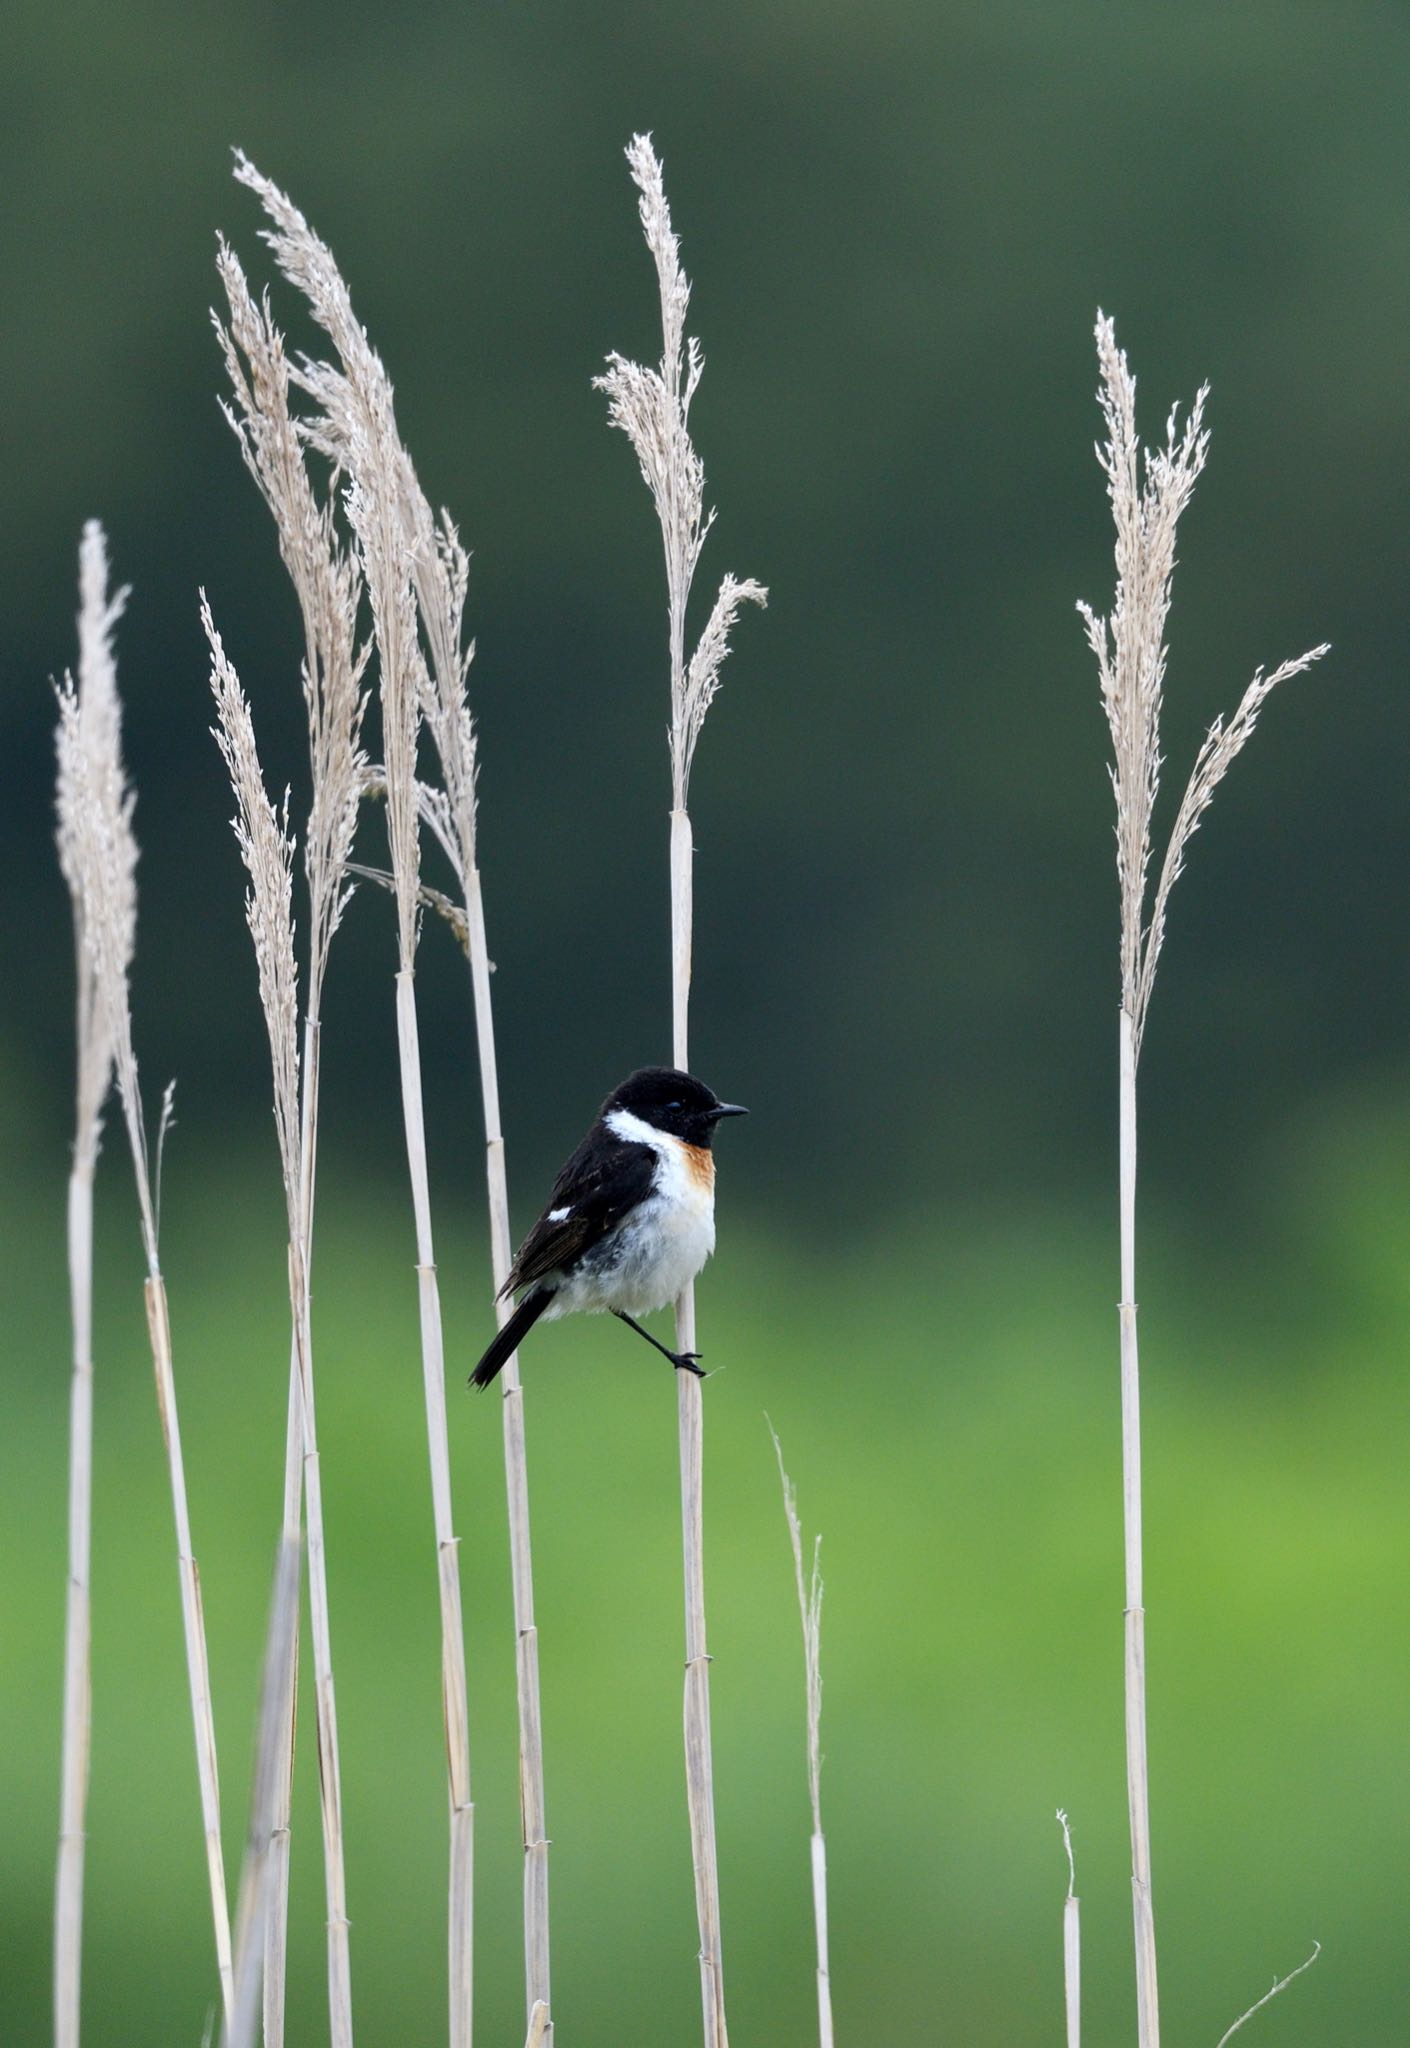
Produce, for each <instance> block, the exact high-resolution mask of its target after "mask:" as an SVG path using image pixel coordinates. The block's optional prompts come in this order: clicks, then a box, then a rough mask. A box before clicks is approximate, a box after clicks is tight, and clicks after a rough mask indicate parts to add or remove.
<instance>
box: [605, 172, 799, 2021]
mask: <svg viewBox="0 0 1410 2048" xmlns="http://www.w3.org/2000/svg"><path fill="white" fill-rule="evenodd" d="M627 162H628V164H629V165H630V166H631V173H632V178H633V181H634V182H635V184H636V186H637V189H638V190H639V192H640V194H641V199H640V205H639V211H640V216H641V225H642V230H643V232H644V234H645V236H646V243H647V247H648V249H649V250H650V251H651V255H652V259H653V261H654V263H655V265H656V277H657V282H658V285H659V288H660V295H661V328H662V352H661V362H660V366H659V368H657V369H649V368H646V367H644V366H643V365H642V364H640V363H633V362H629V361H628V360H627V359H626V358H625V357H624V356H620V355H617V354H615V353H614V354H612V355H609V357H608V358H607V369H606V372H605V374H604V375H603V376H601V377H599V378H597V379H596V380H595V381H596V385H597V388H598V389H599V390H601V391H603V392H605V393H606V395H607V400H608V417H609V420H610V422H611V424H612V425H613V426H615V427H620V428H621V429H622V431H623V432H624V433H625V434H626V435H627V437H628V439H629V440H630V441H631V444H632V447H633V448H634V449H635V451H636V457H637V461H638V462H639V463H640V465H641V473H642V476H643V478H644V479H645V481H646V484H647V487H648V489H649V490H650V492H651V496H652V500H653V502H654V504H655V507H656V514H657V517H658V519H659V521H660V524H661V537H662V541H663V543H664V547H665V555H666V593H667V605H668V612H669V620H670V662H671V728H670V738H671V842H670V860H671V1022H672V1032H671V1036H672V1047H673V1058H674V1060H675V1064H676V1065H677V1066H678V1067H681V1068H688V1066H689V1045H688V1020H689V1008H690V972H691V915H692V906H693V900H694V897H693V882H692V866H693V859H694V845H693V841H692V838H691V830H690V817H689V813H688V811H687V808H686V802H687V797H688V794H689V787H690V768H691V762H692V760H693V758H694V754H695V747H696V742H697V741H698V739H699V737H700V728H701V726H702V725H703V724H704V721H705V714H706V712H707V711H708V710H709V708H710V705H711V703H712V701H713V699H714V697H715V694H716V692H717V691H718V689H719V686H720V669H721V667H722V665H723V663H724V660H725V657H726V656H727V654H728V653H729V635H730V630H731V628H732V627H733V625H734V622H735V619H736V618H737V616H738V613H739V608H740V606H741V604H744V603H746V602H747V603H752V604H763V603H764V602H765V600H766V598H767V592H766V591H765V590H764V588H763V586H762V585H760V584H758V583H754V582H741V581H738V580H736V578H735V577H733V576H726V577H725V578H724V580H723V582H722V583H721V585H720V589H719V594H718V596H717V597H716V599H715V604H714V608H713V610H712V611H711V613H710V616H709V619H708V620H707V622H706V625H705V629H704V631H703V632H702V633H701V635H700V638H699V640H698V642H697V643H696V646H695V651H694V653H693V654H692V655H691V656H690V659H689V661H687V660H686V655H685V615H686V606H687V603H688V600H689V597H690V586H691V582H692V579H693V577H694V574H695V568H696V564H697V563H698V562H699V559H700V551H701V549H702V547H703V546H704V544H705V537H706V535H707V533H708V532H709V530H710V526H711V524H712V523H713V520H714V513H713V512H711V513H708V514H707V513H706V511H705V472H704V468H703V466H702V464H701V461H700V457H699V456H698V454H697V453H696V451H695V446H694V444H693V442H692V441H691V438H690V425H689V419H690V402H691V399H692V398H693V397H694V395H695V389H696V386H697V385H698V383H699V382H700V375H701V371H702V370H703V368H704V358H703V357H702V355H701V353H700V345H699V343H698V342H697V341H696V340H695V338H694V337H693V336H691V337H689V338H687V336H686V333H685V317H686V312H687V310H688V307H689V304H690V285H689V282H688V280H687V278H686V275H685V272H684V271H683V270H682V269H681V264H680V245H679V242H678V241H677V238H676V236H675V233H674V232H673V230H672V227H671V214H670V208H669V207H668V205H667V203H666V190H665V184H664V181H663V176H662V169H661V164H660V161H659V159H658V158H657V155H656V152H655V150H654V149H653V147H652V144H651V138H650V137H649V136H647V135H634V136H633V137H632V140H631V142H630V143H629V144H628V146H627ZM676 1349H677V1350H678V1351H694V1349H695V1290H694V1288H693V1287H687V1288H686V1290H685V1292H684V1293H683V1294H682V1295H681V1298H680V1300H679V1301H678V1302H677V1303H676ZM676 1398H677V1409H678V1415H677V1420H678V1429H679V1436H680V1467H681V1533H682V1544H683V1552H684V1567H685V1659H686V1662H685V1758H686V1802H687V1807H688V1810H689V1815H690V1839H691V1857H692V1862H693V1864H694V1869H695V1906H696V1917H697V1921H698V1923H699V1929H700V1995H701V2003H702V2007H703V2012H704V2029H705V2048H727V2042H728V2036H727V2033H726V2028H725V1996H724V1978H723V1973H722V1965H721V1957H720V1883H719V1864H718V1859H717V1856H716V1850H715V1795H714V1767H713V1763H712V1760H711V1753H710V1658H709V1652H708V1650H707V1648H706V1637H705V1552H704V1505H703V1488H704V1470H703V1466H704V1453H703V1426H704V1403H703V1400H702V1396H701V1383H700V1381H699V1380H698V1379H697V1378H696V1376H695V1375H694V1374H693V1373H688V1372H678V1373H677V1374H676Z"/></svg>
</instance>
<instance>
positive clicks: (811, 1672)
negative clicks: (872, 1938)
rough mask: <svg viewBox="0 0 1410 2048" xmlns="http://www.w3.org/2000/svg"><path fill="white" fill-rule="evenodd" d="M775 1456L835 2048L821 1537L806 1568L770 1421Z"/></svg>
mask: <svg viewBox="0 0 1410 2048" xmlns="http://www.w3.org/2000/svg"><path fill="white" fill-rule="evenodd" d="M769 1435H770V1436H771V1437H772V1438H773V1443H774V1456H775V1457H776V1458H777V1459H778V1476H779V1482H780V1484H781V1485H782V1487H783V1512H784V1515H785V1516H786V1518H787V1521H788V1540H789V1543H790V1545H791V1547H792V1550H793V1578H794V1583H795V1585H796V1587H797V1590H798V1615H799V1619H800V1620H801V1622H802V1624H803V1673H804V1678H805V1681H806V1689H807V1698H808V1803H809V1805H810V1806H811V1807H812V1811H813V1835H812V1865H813V1928H814V1933H815V1935H816V1938H817V1951H818V1967H817V1978H818V2041H819V2043H820V2048H832V1978H831V1975H830V1973H829V1969H828V1958H827V1842H826V1839H825V1838H824V1835H823V1824H822V1603H823V1580H822V1537H821V1536H820V1535H819V1536H817V1537H815V1538H814V1540H813V1557H812V1565H811V1568H810V1569H809V1570H808V1572H807V1573H806V1574H805V1573H804V1570H803V1525H802V1523H801V1522H800V1521H799V1519H798V1496H797V1494H796V1493H795V1492H794V1489H793V1482H792V1480H791V1479H790V1478H789V1476H788V1474H787V1472H786V1471H785V1470H784V1466H783V1446H782V1445H781V1444H780V1442H779V1440H778V1433H777V1431H776V1430H775V1428H774V1426H773V1424H772V1423H769Z"/></svg>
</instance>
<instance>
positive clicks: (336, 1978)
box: [201, 594, 356, 2048]
mask: <svg viewBox="0 0 1410 2048" xmlns="http://www.w3.org/2000/svg"><path fill="white" fill-rule="evenodd" d="M201 621H202V624H203V626H204V627H205V631H206V637H207V640H208V642H209V644H210V651H211V688H212V691H213V693H214V696H215V703H216V713H217V720H218V722H217V725H216V727H215V735H216V738H217V740H218V741H219V744H220V750H221V754H222V755H223V757H224V760H225V764H226V767H227V769H228V770H229V773H230V781H231V786H232V788H233V790H234V792H235V799H236V804H237V814H236V817H235V821H234V827H235V836H236V840H237V842H238V844H239V847H240V854H241V858H242V860H243V861H244V863H245V868H246V871H247V874H248V877H249V889H248V893H247V897H246V915H247V919H248V922H249V927H250V935H251V937H252V939H253V940H254V947H255V962H256V966H257V969H258V974H259V990H260V1004H261V1007H262V1009H263V1011H264V1018H265V1026H266V1029H267V1031H268V1034H269V1047H270V1057H271V1062H272V1066H273V1077H274V1121H275V1127H276V1130H277V1132H278V1137H279V1156H280V1165H281V1168H282V1172H283V1181H284V1199H285V1207H286V1210H287V1215H288V1226H289V1257H288V1283H289V1310H290V1317H291V1321H292V1325H293V1353H294V1380H293V1386H292V1389H291V1393H290V1404H289V1407H290V1418H291V1420H292V1421H296V1422H297V1426H298V1432H299V1435H298V1441H299V1443H300V1447H301V1452H302V1465H303V1490H304V1498H305V1502H306V1506H307V1521H308V1578H309V1616H310V1623H311V1631H310V1632H311V1635H312V1641H313V1673H314V1696H315V1718H316V1721H317V1728H318V1765H319V1791H320V1805H321V1810H322V1820H323V1848H324V1857H323V1861H324V1886H325V1892H326V1896H327V1910H328V2011H329V2026H330V2032H331V2038H332V2041H333V2048H351V2043H352V1973H351V1958H350V1954H349V1941H348V1930H349V1922H348V1911H347V1888H346V1879H345V1875H344V1854H343V1801H342V1777H341V1769H340V1763H339V1749H338V1715H337V1700H336V1694H335V1689H334V1683H333V1645H332V1631H331V1626H330V1621H329V1613H328V1571H327V1557H326V1548H325V1541H324V1525H323V1485H322V1476H321V1469H320V1465H319V1458H318V1427H317V1413H316V1407H315V1400H314V1373H313V1332H312V1314H311V1298H310V1283H309V1257H308V1254H309V1247H310V1244H311V1240H312V1229H313V1186H314V1146H315V1137H314V1133H315V1131H316V1119H317V1107H316V1106H317V1101H318V1050H319V1034H318V1024H317V1019H316V1017H315V1015H314V1013H313V1010H312V1002H313V995H312V994H311V995H310V1008H309V1011H308V1012H307V1014H306V1016H305V1019H304V1046H303V1063H302V1078H303V1095H302V1104H301V1100H300V1087H299V1083H300V1060H299V1023H298V970H297V967H296V965H295V958H294V922H293V861H294V841H293V839H292V838H291V836H290V834H289V830H288V816H287V807H286V811H285V813H284V815H283V816H282V817H281V816H280V814H278V813H277V812H276V811H275V809H274V806H273V804H272V803H271V802H270V800H269V797H268V794H267V792H266V790H265V784H264V775H263V772H262V770H261V768H260V762H259V754H258V750H257V748H256V745H255V734H254V724H253V721H252V719H251V717H250V707H249V705H248V703H247V702H246V699H245V695H244V692H243V691H242V689H241V688H240V683H239V678H238V677H237V676H236V674H235V671H234V669H233V668H232V666H231V664H230V662H229V660H228V658H227V656H226V653H225V649H224V647H223V646H222V644H221V640H220V635H219V634H218V633H217V632H216V629H215V625H214V622H213V620H212V618H211V614H210V608H209V606H208V605H207V604H206V601H205V597H204V594H203V595H202V599H201ZM352 751H353V762H352V765H351V767H350V769H349V773H350V774H353V775H355V774H356V747H355V745H354V747H353V750H352ZM315 787H317V783H316V781H315ZM314 874H315V869H314V867H313V866H312V864H311V865H310V886H311V891H312V892H313V893H314V895H315V897H317V896H318V895H319V893H320V891H321V884H322V881H323V879H324V878H323V877H322V876H321V875H320V877H319V882H318V883H315V882H314ZM334 887H335V901H337V902H338V904H339V908H341V901H342V900H345V888H344V885H343V884H342V882H341V879H338V880H337V881H336V883H335V884H334ZM313 923H314V929H315V935H317V933H318V931H319V929H320V924H319V918H318V915H317V913H315V916H314V919H313ZM336 925H337V912H336V911H335V912H334V913H332V914H331V915H330V917H329V919H328V921H327V923H326V925H325V926H324V927H323V929H324V930H325V931H326V934H327V938H328V939H331V937H332V933H333V931H334V930H335V929H336ZM325 953H326V947H325ZM312 973H313V970H312V968H311V980H310V987H311V989H312V987H313V981H312ZM320 981H321V974H320ZM291 1465H292V1459H291V1457H290V1455H289V1453H288V1446H287V1444H286V1457H285V1503H284V1540H285V1541H286V1542H289V1541H297V1529H298V1511H297V1504H296V1502H295V1503H294V1504H293V1506H292V1516H291V1502H290V1498H289V1494H290V1485H291V1477H290V1468H291ZM293 1697H294V1684H293V1679H292V1675H291V1676H290V1678H289V1679H288V1681H287V1682H286V1684H285V1686H284V1688H283V1692H282V1700H283V1714H284V1725H283V1730H282V1734H281V1741H280V1745H279V1756H280V1759H281V1764H280V1778H281V1779H283V1780H284V1782H283V1783H281V1782H280V1781H279V1780H276V1786H275V1791H274V1794H273V1809H272V1811H273V1826H274V1828H276V1829H278V1830H279V1831H280V1832H281V1833H283V1834H287V1828H288V1802H287V1779H286V1776H285V1774H286V1771H287V1763H286V1761H285V1760H286V1759H287V1760H291V1759H292V1749H293V1730H292V1712H293ZM281 1886H284V1887H286V1886H287V1874H286V1873H284V1872H281V1871H280V1870H279V1869H278V1867H277V1864H276V1871H275V1894H276V1903H277V1902H278V1898H279V1891H280V1887H281ZM269 1917H271V1916H266V1940H267V1941H268V1937H269V1932H270V1930H269ZM274 1946H275V1951H276V1952H275V1955H274V1956H273V1958H272V1967H273V1969H274V1970H275V1972H276V1973H277V1982H278V1984H279V1986H280V1989H281V1992H282V1984H283V1975H284V1962H283V1943H282V1930H280V1934H279V1938H278V1939H277V1940H276V1942H275V1944H274ZM270 1966H271V1959H270V1958H268V1957H267V1959H266V1967H270ZM266 2015H267V2019H269V2020H272V2022H273V2025H274V2029H275V2033H276V2037H282V2029H283V2018H282V2006H281V2007H280V2008H278V2009H277V2010H275V2011H273V2012H271V2011H270V2009H269V2006H268V2004H267V2005H266Z"/></svg>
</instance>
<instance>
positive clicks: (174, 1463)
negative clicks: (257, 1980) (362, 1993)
mask: <svg viewBox="0 0 1410 2048" xmlns="http://www.w3.org/2000/svg"><path fill="white" fill-rule="evenodd" d="M143 1293H144V1296H145V1300H146V1305H147V1332H148V1335H149V1337H150V1339H151V1345H152V1368H153V1372H154V1374H155V1377H156V1383H157V1409H158V1412H159V1414H160V1416H161V1424H162V1440H163V1442H164V1443H165V1445H166V1454H167V1467H168V1470H169V1473H170V1476H171V1499H172V1507H173V1509H174V1511H175V1517H176V1559H177V1571H178V1576H179V1578H180V1581H181V1621H182V1627H183V1630H184V1632H185V1638H186V1673H187V1679H188V1682H189V1686H190V1692H191V1718H192V1721H193V1723H194V1725H195V1731H196V1774H197V1777H198V1778H199V1780H200V1786H201V1820H202V1824H203V1826H204V1829H205V1838H206V1868H207V1874H208V1877H209V1881H210V1895H211V1918H212V1921H213V1923H214V1928H215V1959H216V1968H217V1970H218V1971H219V1974H220V1995H221V2004H222V2007H223V2010H224V2014H225V2024H226V2025H227V2026H229V2025H230V2023H231V2020H232V2018H233V2016H234V2004H235V1980H234V1973H233V1969H232V1964H231V1952H230V1907H229V1904H228V1902H227V1899H226V1893H225V1859H224V1855H223V1854H222V1851H221V1844H220V1781H219V1777H218V1774H217V1771H216V1753H215V1721H214V1717H213V1715H212V1712H211V1680H210V1666H209V1663H208V1660H207V1657H206V1629H205V1620H204V1617H203V1616H202V1613H201V1574H200V1571H199V1569H198V1567H197V1564H196V1559H195V1554H194V1552H193V1551H192V1548H191V1517H190V1512H189V1509H188V1507H187V1501H186V1468H185V1463H184V1461H183V1459H182V1455H181V1424H180V1420H179V1418H178V1416H177V1411H176V1384H175V1381H174V1379H173V1377H172V1366H171V1317H170V1313H169V1311H168V1308H167V1298H166V1283H165V1281H164V1280H163V1279H162V1276H161V1273H160V1271H159V1270H158V1268H157V1267H156V1266H155V1264H154V1265H152V1267H151V1268H150V1270H149V1272H148V1276H147V1279H146V1282H145V1284H144V1288H143Z"/></svg>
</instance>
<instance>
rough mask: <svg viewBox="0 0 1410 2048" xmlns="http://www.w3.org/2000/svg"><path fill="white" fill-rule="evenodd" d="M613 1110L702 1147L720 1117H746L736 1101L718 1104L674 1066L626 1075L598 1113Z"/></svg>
mask: <svg viewBox="0 0 1410 2048" xmlns="http://www.w3.org/2000/svg"><path fill="white" fill-rule="evenodd" d="M616 1109H622V1110H625V1111H626V1112H627V1113H628V1115H629V1116H636V1117H640V1118H641V1121H642V1122H643V1123H644V1124H650V1125H651V1128H652V1129H653V1130H656V1131H666V1132H668V1133H669V1135H670V1136H671V1137H673V1138H684V1140H685V1142H686V1144H687V1145H704V1146H706V1147H708V1146H709V1144H710V1142H711V1140H712V1139H713V1137H714V1135H715V1125H716V1124H717V1123H718V1122H719V1120H720V1118H721V1117H722V1116H747V1115H748V1114H749V1112H748V1111H747V1110H745V1109H741V1108H740V1106H739V1104H738V1103H737V1102H721V1101H720V1098H719V1096H718V1095H716V1094H715V1092H714V1090H713V1089H710V1088H707V1087H706V1086H705V1083H704V1082H703V1081H697V1080H696V1078H695V1076H694V1075H693V1074H684V1073H682V1072H681V1070H680V1069H679V1068H678V1067H640V1068H638V1070H637V1072H636V1073H634V1074H629V1075H628V1076H627V1079H626V1080H625V1081H623V1083H622V1085H621V1087H620V1088H617V1089H614V1091H613V1092H612V1094H611V1095H609V1096H608V1098H607V1100H606V1101H605V1102H604V1103H603V1105H602V1114H603V1116H604V1117H606V1116H610V1115H611V1113H612V1111H613V1110H616Z"/></svg>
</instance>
